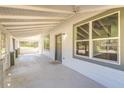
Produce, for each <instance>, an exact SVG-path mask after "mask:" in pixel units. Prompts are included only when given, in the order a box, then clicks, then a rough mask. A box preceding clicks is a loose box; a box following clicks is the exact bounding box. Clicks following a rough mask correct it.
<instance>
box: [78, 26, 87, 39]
mask: <svg viewBox="0 0 124 93" xmlns="http://www.w3.org/2000/svg"><path fill="white" fill-rule="evenodd" d="M84 39H89V24H84V25H81V26H79V27H77V40H84Z"/></svg>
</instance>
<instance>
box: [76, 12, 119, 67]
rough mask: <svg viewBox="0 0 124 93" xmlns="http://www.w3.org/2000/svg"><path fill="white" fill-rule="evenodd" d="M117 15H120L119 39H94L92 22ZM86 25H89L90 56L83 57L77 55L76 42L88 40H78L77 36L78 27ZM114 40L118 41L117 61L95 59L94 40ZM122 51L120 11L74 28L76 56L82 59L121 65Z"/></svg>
mask: <svg viewBox="0 0 124 93" xmlns="http://www.w3.org/2000/svg"><path fill="white" fill-rule="evenodd" d="M116 13H117V14H118V36H117V37H109V38H97V39H92V22H93V21H96V20H99V19H102V18H105V17H108V16H111V15H113V14H116ZM84 24H89V39H88V41H89V56H83V55H78V54H76V49H77V47H76V42H78V41H86V40H76V38H77V34H76V32H77V27H79V26H81V25H84ZM113 39H117V40H118V47H117V50H118V53H117V61H112V60H107V59H101V58H95V57H93V41H94V40H113ZM120 51H121V50H120V11H116V12H113V13H109V14H107V15H105V16H101V17H99V18H96V19H93V20H90V21H88V22H85V23H82V24H79V25H76V26H74V56H77V57H81V58H86V59H93V60H96V61H100V62H105V63H111V64H116V65H120V64H121V56H120Z"/></svg>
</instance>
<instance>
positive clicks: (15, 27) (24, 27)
mask: <svg viewBox="0 0 124 93" xmlns="http://www.w3.org/2000/svg"><path fill="white" fill-rule="evenodd" d="M54 26H56V25H35V26H12V27H11V26H10V27H6V29H9V30H10V29H12V30H13V29H26V28H44V27H54Z"/></svg>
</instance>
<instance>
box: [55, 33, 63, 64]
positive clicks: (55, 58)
mask: <svg viewBox="0 0 124 93" xmlns="http://www.w3.org/2000/svg"><path fill="white" fill-rule="evenodd" d="M58 36H61V61H60V60H57V37H58ZM55 60H57V61H60V62H61V63H62V33H60V34H57V35H55Z"/></svg>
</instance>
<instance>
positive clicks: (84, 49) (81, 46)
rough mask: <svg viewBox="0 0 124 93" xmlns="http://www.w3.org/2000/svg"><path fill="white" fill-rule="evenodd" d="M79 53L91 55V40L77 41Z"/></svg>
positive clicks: (77, 51)
mask: <svg viewBox="0 0 124 93" xmlns="http://www.w3.org/2000/svg"><path fill="white" fill-rule="evenodd" d="M76 45H77V49H76V54H77V55H83V56H89V41H82V42H77V43H76Z"/></svg>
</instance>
